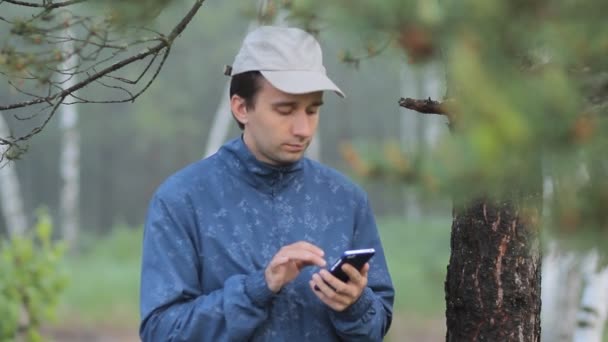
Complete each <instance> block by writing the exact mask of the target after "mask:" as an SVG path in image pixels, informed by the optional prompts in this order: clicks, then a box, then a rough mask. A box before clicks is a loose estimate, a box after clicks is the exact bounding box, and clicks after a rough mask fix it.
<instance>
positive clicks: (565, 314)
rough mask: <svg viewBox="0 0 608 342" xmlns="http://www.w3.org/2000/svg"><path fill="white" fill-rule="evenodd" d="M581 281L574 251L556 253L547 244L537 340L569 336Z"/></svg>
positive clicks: (552, 341) (563, 341)
mask: <svg viewBox="0 0 608 342" xmlns="http://www.w3.org/2000/svg"><path fill="white" fill-rule="evenodd" d="M581 285H582V273H581V271H580V260H579V258H578V257H577V256H576V255H575V254H574V253H560V252H559V251H558V247H557V246H556V245H555V244H553V245H551V246H550V248H549V251H548V252H547V253H546V255H545V257H544V258H543V267H542V283H541V300H542V303H543V304H542V310H541V325H542V334H541V341H543V342H545V341H546V342H569V341H571V340H572V333H573V330H574V326H575V324H576V310H577V306H578V302H579V298H580V289H581Z"/></svg>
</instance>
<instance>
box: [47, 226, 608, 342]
mask: <svg viewBox="0 0 608 342" xmlns="http://www.w3.org/2000/svg"><path fill="white" fill-rule="evenodd" d="M450 224H451V222H450V218H436V219H425V220H421V221H411V220H406V219H402V218H380V219H379V220H378V226H379V228H380V235H381V237H382V242H383V245H384V249H385V253H386V257H387V262H388V265H389V269H390V272H391V275H392V278H393V283H394V285H395V289H396V298H395V318H396V321H395V322H394V325H393V327H392V328H391V333H392V334H391V335H393V337H392V338H391V340H400V338H399V337H398V336H400V332H401V333H408V334H409V333H412V331H415V330H416V329H418V331H423V330H425V329H427V328H426V327H425V326H426V325H428V324H431V325H432V324H435V325H434V327H436V325H437V320H440V321H441V320H442V317H443V315H444V311H445V300H444V289H443V286H444V281H445V274H446V271H447V269H446V267H447V264H448V261H449V253H450V246H449V242H450ZM141 237H142V231H141V229H132V228H127V227H118V228H116V229H114V232H113V233H112V234H111V235H109V236H107V237H105V238H93V237H89V238H88V239H85V243H84V244H83V248H82V251H81V253H80V254H79V255H78V256H77V257H74V258H71V259H69V260H68V261H67V266H68V269H69V271H70V276H71V283H70V285H69V286H68V288H67V290H66V292H65V293H64V295H63V297H62V303H61V305H60V307H59V312H58V316H59V317H60V318H61V319H60V320H59V322H57V323H56V324H57V325H61V324H66V321H67V322H71V323H78V325H80V326H81V327H83V328H85V329H86V328H92V327H97V328H98V327H99V326H103V327H111V328H112V329H119V330H120V329H123V330H125V329H126V330H130V331H136V330H137V326H138V324H139V309H138V307H139V274H140V253H141ZM433 321H434V322H435V323H433ZM439 323H441V322H439ZM428 329H433V327H429V328H428ZM428 329H427V330H428ZM394 336H396V337H394ZM395 338H396V339H395ZM604 341H606V342H608V330H607V331H606V337H605V338H604Z"/></svg>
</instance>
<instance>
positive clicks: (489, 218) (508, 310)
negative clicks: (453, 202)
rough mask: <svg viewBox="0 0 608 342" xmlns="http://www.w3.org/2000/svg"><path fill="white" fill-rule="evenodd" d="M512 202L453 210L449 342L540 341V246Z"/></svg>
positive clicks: (529, 222) (475, 203) (482, 202)
mask: <svg viewBox="0 0 608 342" xmlns="http://www.w3.org/2000/svg"><path fill="white" fill-rule="evenodd" d="M524 211H525V209H524V206H522V205H520V204H519V203H517V202H516V201H512V200H506V201H490V200H486V199H482V200H476V201H473V202H472V203H470V205H468V206H466V207H459V206H456V207H455V209H454V215H453V223H452V238H451V248H452V254H451V257H450V264H449V266H448V274H447V280H446V283H445V291H446V301H447V308H446V318H447V336H446V341H448V342H460V341H467V342H470V341H491V342H494V341H501V342H508V341H519V342H522V341H526V342H528V341H529V342H532V341H534V342H538V341H540V329H541V327H540V284H541V282H540V246H539V240H538V238H539V236H538V229H537V226H536V224H535V223H533V222H534V220H528V219H526V216H525V215H524V214H523V212H524Z"/></svg>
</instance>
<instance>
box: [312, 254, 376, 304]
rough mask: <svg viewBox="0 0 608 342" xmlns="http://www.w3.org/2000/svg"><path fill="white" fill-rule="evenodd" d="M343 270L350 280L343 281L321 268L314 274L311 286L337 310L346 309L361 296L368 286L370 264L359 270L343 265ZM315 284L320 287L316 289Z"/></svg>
mask: <svg viewBox="0 0 608 342" xmlns="http://www.w3.org/2000/svg"><path fill="white" fill-rule="evenodd" d="M342 270H343V271H344V272H345V273H346V274H347V275H348V278H349V279H348V282H346V283H345V282H343V281H341V280H340V279H338V278H336V277H334V276H333V275H332V274H331V273H329V271H327V270H321V271H320V272H319V273H316V274H313V276H312V280H311V281H310V288H311V289H312V291H313V292H314V293H315V295H316V296H317V297H318V298H319V299H320V300H321V301H322V302H323V303H325V304H327V305H328V306H329V307H330V308H332V309H334V310H335V311H344V310H345V309H346V308H348V307H349V306H351V305H352V304H353V303H354V302H356V301H357V299H359V297H361V294H362V293H363V290H365V287H366V286H367V273H368V271H369V264H368V263H366V264H365V266H363V268H362V269H361V272H359V271H358V270H357V269H356V268H354V267H353V266H352V265H349V264H344V265H342ZM315 285H316V286H317V287H318V288H319V289H318V290H315Z"/></svg>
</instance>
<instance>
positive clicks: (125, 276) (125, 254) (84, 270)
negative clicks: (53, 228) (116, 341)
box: [58, 226, 142, 330]
mask: <svg viewBox="0 0 608 342" xmlns="http://www.w3.org/2000/svg"><path fill="white" fill-rule="evenodd" d="M111 231H112V232H111V233H110V234H107V235H105V236H103V237H99V236H93V235H90V234H89V235H86V236H85V237H84V238H83V239H82V244H81V253H80V255H79V256H78V258H72V259H70V260H67V262H66V268H67V270H68V272H69V275H70V278H71V279H74V280H77V281H73V282H71V283H70V284H69V286H68V287H67V288H66V289H65V294H64V296H63V299H62V302H61V304H60V306H59V308H58V310H59V313H60V314H61V316H62V317H65V318H66V320H68V321H70V322H74V323H75V324H78V325H81V326H82V325H84V326H87V327H88V326H90V327H91V328H95V326H99V324H105V325H108V326H113V327H117V328H125V329H127V328H128V329H129V330H132V329H133V327H134V326H136V325H137V324H138V319H139V309H138V304H139V275H140V266H141V243H142V229H141V228H138V229H135V228H131V227H127V226H115V227H113V228H112V229H111Z"/></svg>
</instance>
